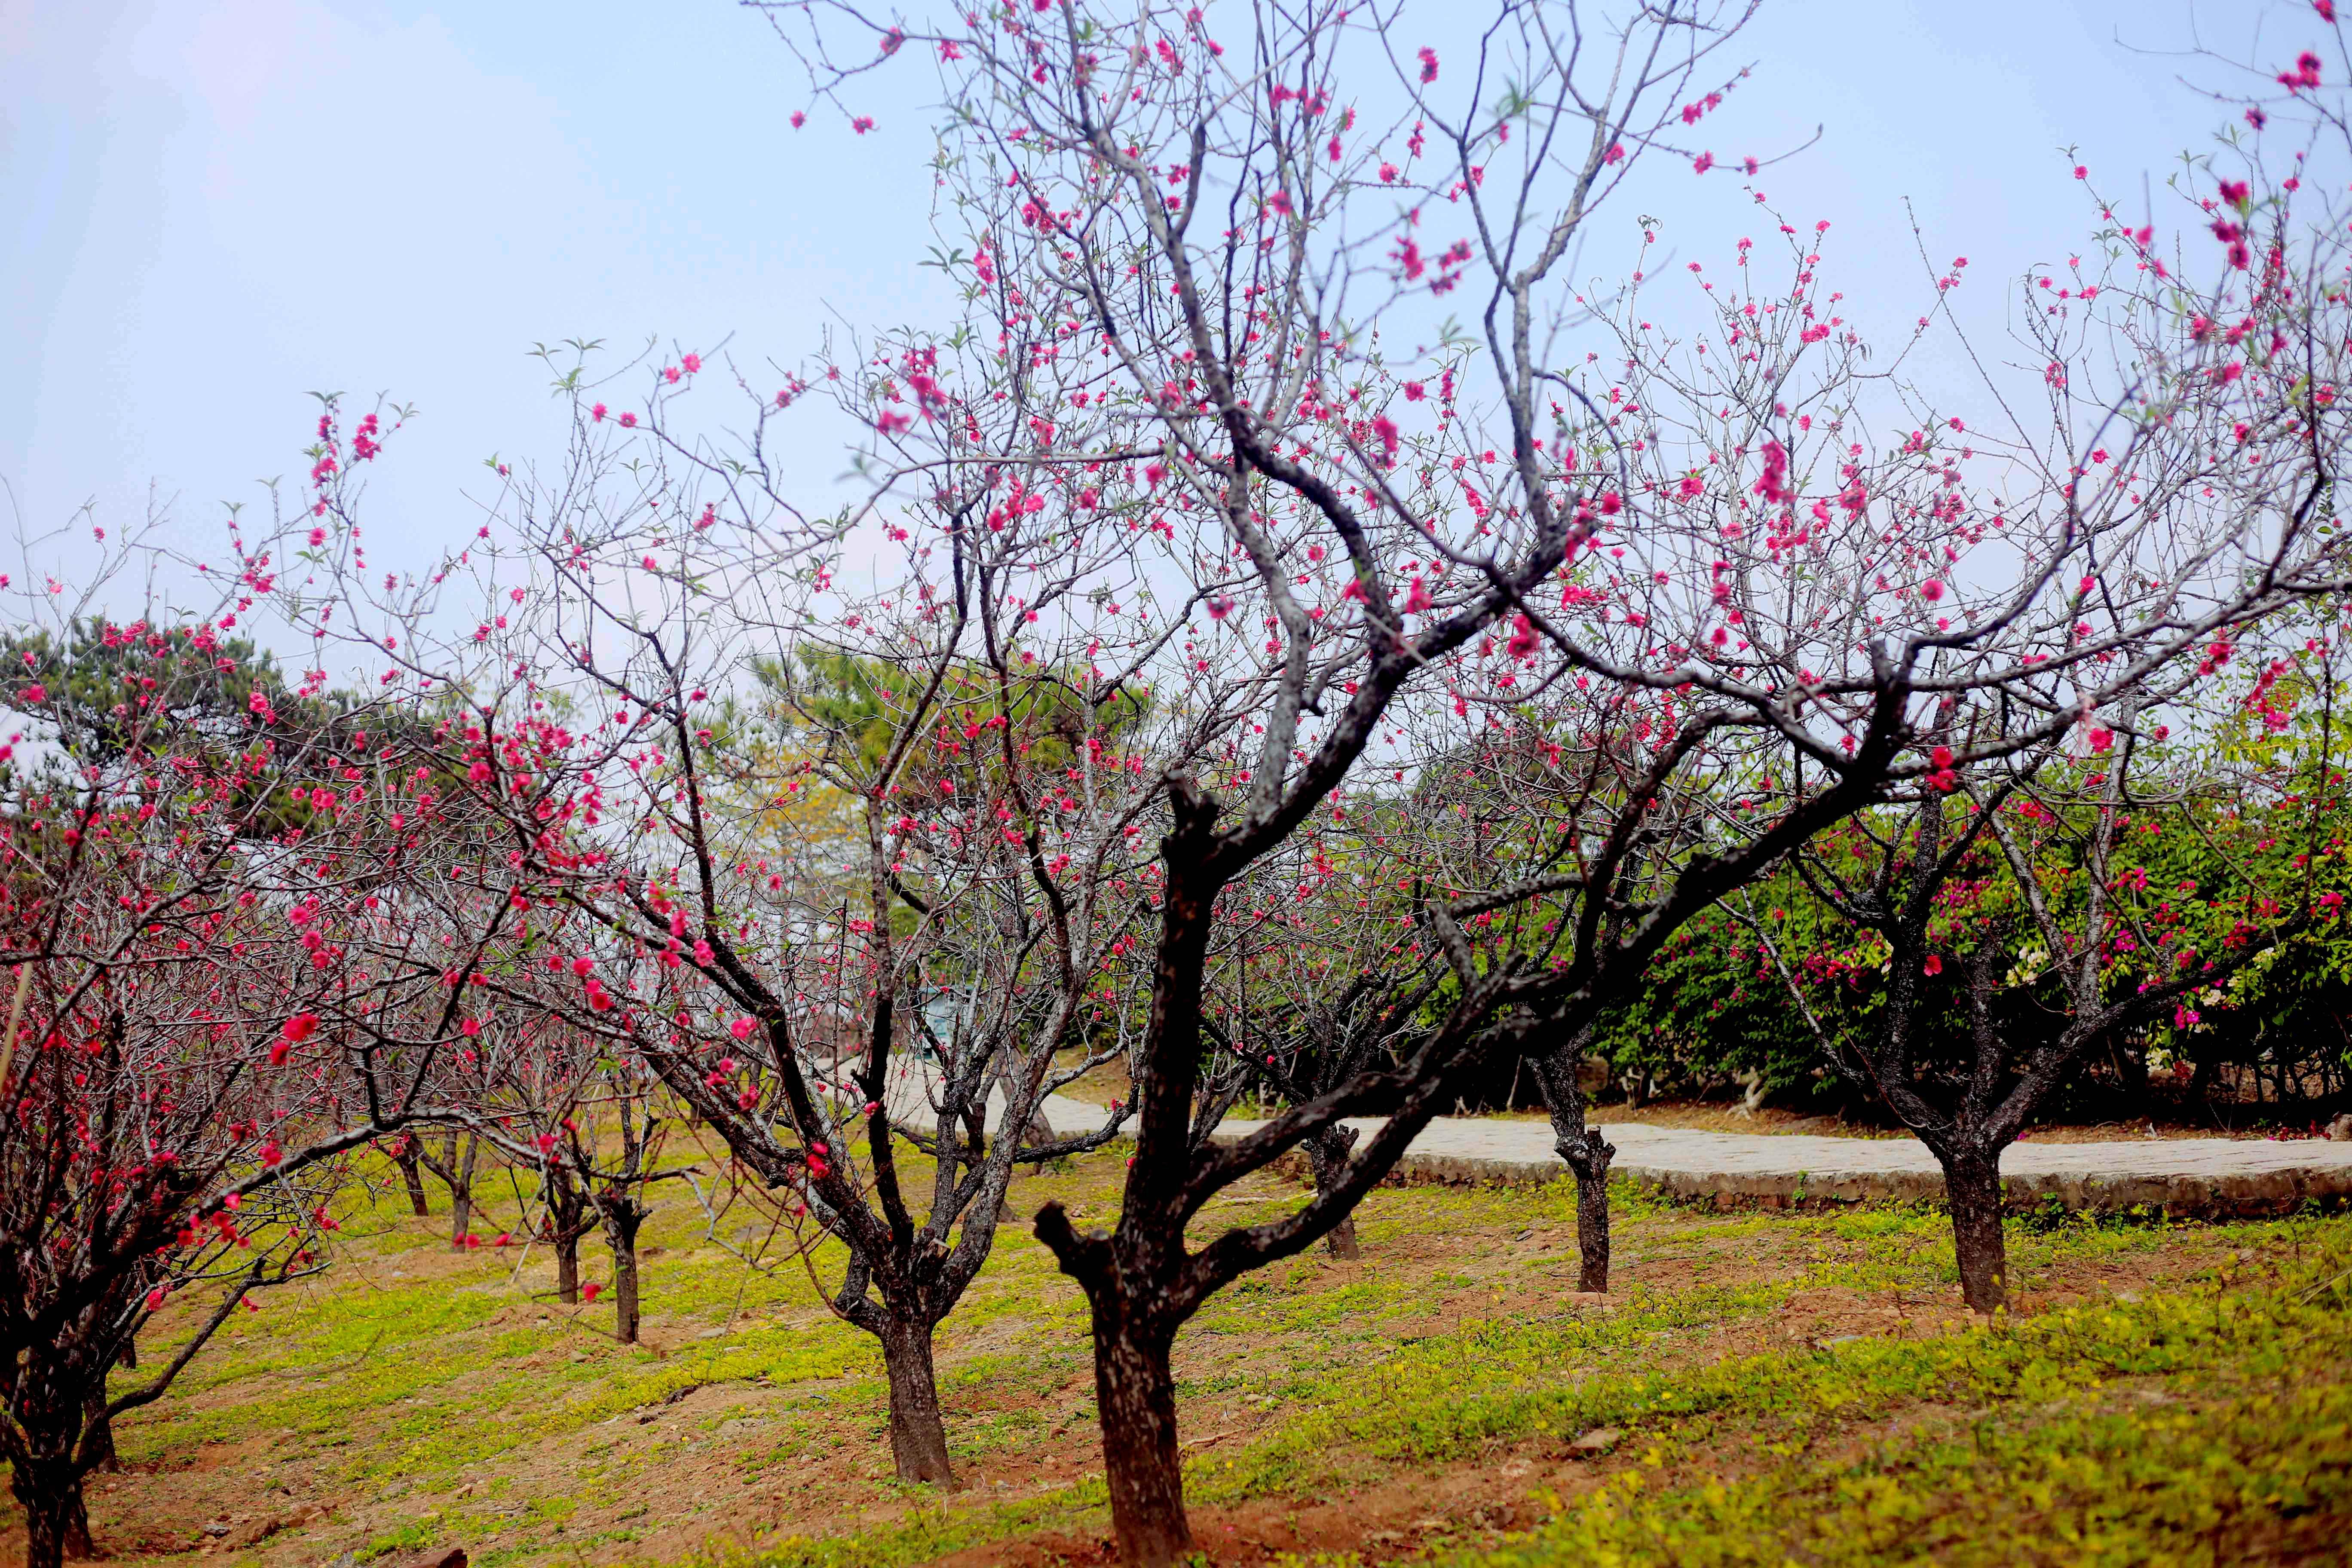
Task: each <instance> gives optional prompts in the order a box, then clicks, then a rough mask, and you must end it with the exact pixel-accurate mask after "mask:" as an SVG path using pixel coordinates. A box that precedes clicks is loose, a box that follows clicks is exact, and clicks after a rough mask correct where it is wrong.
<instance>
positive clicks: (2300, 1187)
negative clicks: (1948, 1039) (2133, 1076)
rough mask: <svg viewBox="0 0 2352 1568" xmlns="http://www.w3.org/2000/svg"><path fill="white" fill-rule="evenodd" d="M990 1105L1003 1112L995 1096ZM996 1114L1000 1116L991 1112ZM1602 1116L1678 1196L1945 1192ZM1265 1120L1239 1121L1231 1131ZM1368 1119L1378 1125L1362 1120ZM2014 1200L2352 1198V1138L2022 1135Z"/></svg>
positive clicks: (1888, 1169)
mask: <svg viewBox="0 0 2352 1568" xmlns="http://www.w3.org/2000/svg"><path fill="white" fill-rule="evenodd" d="M918 1084H919V1079H909V1080H908V1084H907V1089H906V1092H905V1095H904V1098H903V1099H901V1097H900V1096H899V1095H898V1094H895V1093H894V1095H893V1096H892V1099H893V1102H894V1109H898V1110H900V1113H901V1120H911V1121H917V1123H918V1124H927V1123H928V1121H929V1118H928V1116H927V1115H926V1114H924V1108H922V1107H921V1106H920V1103H919V1102H920V1100H921V1099H922V1094H921V1090H920V1089H919V1088H918ZM991 1109H992V1111H994V1110H1001V1107H999V1106H994V1105H992V1107H991ZM1103 1116H1104V1113H1103V1110H1101V1108H1100V1107H1098V1106H1092V1105H1087V1104H1083V1103H1081V1102H1080V1101H1077V1100H1071V1099H1068V1098H1066V1097H1065V1096H1062V1095H1053V1096H1049V1097H1048V1098H1047V1100H1046V1103H1045V1118H1046V1121H1047V1122H1048V1123H1049V1124H1050V1125H1051V1127H1052V1128H1053V1130H1054V1131H1055V1133H1056V1134H1057V1135H1063V1136H1066V1135H1069V1134H1071V1133H1076V1132H1079V1131H1086V1130H1088V1129H1091V1128H1099V1127H1100V1126H1101V1125H1102V1123H1103ZM994 1119H995V1118H994V1117H993V1116H992V1120H994ZM1597 1120H1598V1121H1600V1123H1601V1127H1602V1128H1603V1135H1604V1136H1606V1137H1607V1138H1608V1140H1609V1142H1612V1143H1613V1144H1615V1145H1616V1148H1617V1159H1616V1163H1615V1167H1614V1168H1615V1170H1616V1172H1617V1173H1618V1174H1620V1175H1622V1176H1625V1177H1627V1178H1630V1179H1631V1180H1633V1181H1634V1182H1637V1183H1640V1184H1643V1185H1646V1186H1652V1187H1656V1188H1658V1189H1661V1190H1663V1191H1664V1192H1666V1193H1669V1194H1673V1195H1675V1196H1677V1197H1683V1198H1709V1197H1711V1198H1713V1199H1715V1200H1716V1202H1717V1203H1718V1204H1719V1205H1724V1206H1727V1207H1728V1206H1731V1205H1737V1204H1742V1203H1753V1204H1758V1205H1762V1206H1765V1207H1771V1208H1777V1207H1782V1206H1786V1205H1794V1204H1800V1203H1811V1202H1814V1201H1826V1202H1840V1203H1850V1202H1854V1201H1857V1200H1860V1199H1864V1198H1903V1199H1914V1200H1917V1199H1926V1200H1930V1201H1935V1200H1940V1199H1941V1198H1942V1197H1943V1195H1944V1178H1943V1173H1942V1172H1941V1171H1940V1170H1938V1169H1937V1165H1936V1161H1935V1157H1934V1156H1933V1155H1931V1154H1929V1153H1928V1152H1927V1148H1926V1146H1925V1145H1924V1144H1921V1143H1920V1142H1917V1141H1916V1140H1915V1139H1910V1138H1823V1137H1813V1136H1807V1135H1801V1134H1795V1133H1791V1134H1786V1135H1780V1134H1772V1133H1751V1132H1705V1131H1693V1130H1689V1129H1684V1128H1674V1127H1650V1126H1644V1125H1642V1124H1639V1123H1635V1122H1622V1123H1620V1124H1618V1125H1616V1126H1613V1127H1612V1126H1610V1125H1609V1124H1608V1116H1607V1113H1606V1112H1605V1111H1603V1112H1601V1113H1600V1114H1599V1115H1598V1117H1597ZM1263 1125H1265V1124H1264V1123H1263V1122H1258V1121H1239V1120H1229V1121H1226V1122H1225V1123H1224V1125H1223V1127H1221V1128H1219V1129H1218V1135H1219V1136H1220V1137H1242V1136H1245V1135H1246V1134H1248V1133H1249V1132H1251V1131H1255V1129H1256V1128H1258V1127H1261V1126H1263ZM1351 1125H1354V1126H1356V1127H1359V1128H1362V1129H1370V1128H1373V1127H1377V1126H1379V1125H1380V1123H1379V1122H1378V1121H1374V1120H1360V1121H1354V1122H1352V1123H1351ZM1567 1169H1568V1167H1567V1166H1566V1164H1565V1163H1562V1162H1561V1160H1560V1158H1559V1155H1557V1154H1555V1153H1554V1152H1552V1134H1551V1128H1550V1126H1549V1124H1548V1123H1546V1122H1542V1121H1506V1120H1500V1119H1488V1118H1483V1117H1457V1116H1441V1117H1439V1118H1438V1119H1437V1120H1436V1121H1433V1122H1431V1123H1430V1124H1429V1126H1428V1128H1427V1129H1426V1130H1424V1131H1423V1133H1422V1134H1421V1136H1420V1137H1418V1138H1416V1139H1414V1140H1413V1141H1412V1147H1411V1148H1410V1149H1408V1150H1407V1151H1406V1152H1405V1156H1404V1158H1403V1159H1402V1161H1401V1162H1399V1163H1398V1166H1397V1172H1396V1177H1395V1178H1392V1179H1402V1180H1404V1181H1408V1182H1412V1181H1423V1182H1462V1183H1473V1182H1495V1183H1503V1184H1527V1185H1537V1184H1542V1183H1546V1182H1549V1181H1553V1180H1556V1179H1557V1178H1559V1176H1561V1175H1563V1174H1565V1173H1566V1172H1567ZM2000 1171H2001V1175H2002V1177H2003V1178H2004V1180H2005V1181H2006V1183H2007V1186H2008V1193H2009V1201H2010V1202H2011V1205H2015V1206H2019V1207H2028V1208H2030V1207H2033V1206H2036V1205H2040V1204H2042V1202H2044V1201H2045V1200H2047V1199H2049V1198H2052V1197H2055V1198H2056V1199H2058V1200H2059V1201H2060V1202H2061V1203H2063V1205H2065V1206H2066V1207H2068V1208H2070V1209H2088V1210H2091V1211H2094V1212H2096V1213H2120V1212H2124V1211H2126V1210H2130V1209H2133V1208H2137V1207H2142V1206H2146V1207H2147V1208H2149V1209H2161V1210H2163V1211H2165V1212H2167V1213H2169V1214H2174V1215H2215V1216H2221V1215H2264V1214H2280V1213H2284V1212H2286V1211H2288V1210H2291V1209H2293V1208H2294V1207H2295V1206H2296V1205H2299V1204H2301V1203H2302V1202H2303V1201H2304V1200H2305V1199H2306V1198H2309V1199H2317V1200H2320V1201H2323V1202H2329V1203H2338V1202H2343V1201H2346V1200H2347V1199H2352V1143H2331V1142H2322V1141H2317V1140H2309V1139H2305V1140H2296V1141H2293V1142H2269V1141H2266V1140H2261V1139H2238V1138H2146V1139H2133V1140H2126V1141H2122V1142H2111V1143H2036V1142H2032V1141H2031V1139H2030V1138H2029V1140H2028V1141H2027V1142H2023V1143H2017V1144H2012V1145H2011V1147H2010V1149H2009V1150H2008V1152H2006V1153H2004V1154H2003V1155H2002V1157H2001V1163H2000Z"/></svg>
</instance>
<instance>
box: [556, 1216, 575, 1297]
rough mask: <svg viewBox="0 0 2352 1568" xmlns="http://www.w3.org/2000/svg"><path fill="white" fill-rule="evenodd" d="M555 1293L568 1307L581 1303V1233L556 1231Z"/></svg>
mask: <svg viewBox="0 0 2352 1568" xmlns="http://www.w3.org/2000/svg"><path fill="white" fill-rule="evenodd" d="M555 1295H556V1299H557V1300H560V1301H562V1303H563V1304H564V1305H565V1306H567V1307H576V1306H578V1305H579V1304H580V1233H579V1232H578V1231H576V1230H564V1229H561V1228H559V1229H558V1230H557V1231H556V1233H555Z"/></svg>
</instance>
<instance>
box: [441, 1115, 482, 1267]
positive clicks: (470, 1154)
mask: <svg viewBox="0 0 2352 1568" xmlns="http://www.w3.org/2000/svg"><path fill="white" fill-rule="evenodd" d="M481 1156H482V1140H481V1137H480V1135H479V1134H478V1133H476V1134H470V1135H468V1136H467V1139H466V1156H465V1158H464V1159H463V1160H462V1161H460V1162H459V1163H457V1164H456V1165H454V1166H452V1167H451V1176H450V1181H449V1214H450V1220H449V1245H450V1246H451V1247H460V1248H462V1247H464V1246H465V1245H466V1234H467V1229H468V1227H470V1226H472V1225H473V1223H474V1164H475V1162H476V1161H478V1160H479V1159H480V1158H481Z"/></svg>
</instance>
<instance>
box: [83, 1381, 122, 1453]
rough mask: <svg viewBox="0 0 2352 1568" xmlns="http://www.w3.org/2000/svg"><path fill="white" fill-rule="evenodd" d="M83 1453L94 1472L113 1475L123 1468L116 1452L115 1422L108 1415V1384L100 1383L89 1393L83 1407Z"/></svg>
mask: <svg viewBox="0 0 2352 1568" xmlns="http://www.w3.org/2000/svg"><path fill="white" fill-rule="evenodd" d="M81 1451H82V1453H83V1455H84V1456H85V1457H86V1458H88V1459H89V1467H90V1468H91V1469H94V1470H103V1471H105V1472H106V1473H107V1474H108V1475H113V1474H116V1473H117V1472H119V1471H120V1470H121V1468H122V1461H121V1459H120V1458H116V1456H115V1452H114V1422H113V1420H112V1418H111V1417H110V1416H109V1415H107V1414H106V1384H104V1383H103V1382H100V1384H99V1385H98V1386H97V1387H96V1388H93V1389H91V1390H90V1392H89V1401H88V1402H87V1403H86V1404H85V1405H83V1407H82V1439H81Z"/></svg>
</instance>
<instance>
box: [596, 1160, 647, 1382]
mask: <svg viewBox="0 0 2352 1568" xmlns="http://www.w3.org/2000/svg"><path fill="white" fill-rule="evenodd" d="M652 1212H653V1211H652V1210H650V1209H648V1208H647V1207H646V1205H644V1204H642V1203H639V1202H638V1201H637V1200H636V1199H635V1198H634V1197H630V1196H628V1195H627V1194H622V1193H617V1192H608V1193H606V1194H604V1196H603V1197H601V1198H599V1199H598V1200H597V1203H596V1213H597V1217H598V1218H599V1219H601V1220H602V1221H603V1222H604V1241H605V1244H606V1245H607V1246H609V1247H612V1249H613V1334H614V1338H616V1339H618V1340H619V1341H620V1342H622V1343H623V1344H625V1345H633V1344H635V1343H636V1342H637V1231H638V1230H639V1228H640V1227H642V1226H644V1225H645V1223H646V1215H649V1214H651V1213H652Z"/></svg>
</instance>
